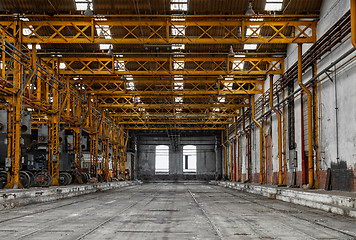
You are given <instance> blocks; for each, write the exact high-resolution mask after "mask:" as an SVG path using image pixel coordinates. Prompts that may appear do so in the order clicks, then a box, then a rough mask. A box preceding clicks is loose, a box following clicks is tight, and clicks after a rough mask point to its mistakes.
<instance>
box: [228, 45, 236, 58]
mask: <svg viewBox="0 0 356 240" xmlns="http://www.w3.org/2000/svg"><path fill="white" fill-rule="evenodd" d="M233 56H235V52H234V48H233V47H232V45H230V50H229V57H233Z"/></svg>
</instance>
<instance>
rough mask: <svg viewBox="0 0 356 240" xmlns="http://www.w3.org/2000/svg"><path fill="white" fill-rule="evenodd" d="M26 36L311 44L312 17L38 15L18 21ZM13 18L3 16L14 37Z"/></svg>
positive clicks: (93, 40) (49, 40) (65, 40)
mask: <svg viewBox="0 0 356 240" xmlns="http://www.w3.org/2000/svg"><path fill="white" fill-rule="evenodd" d="M20 23H21V25H22V28H27V29H29V34H28V35H26V36H23V37H22V42H23V43H82V44H83V43H110V44H112V43H118V44H234V43H313V42H314V41H315V38H316V34H315V32H316V21H315V20H311V21H285V20H284V21H283V20H282V21H275V20H270V19H263V21H251V20H245V19H242V20H241V19H240V20H234V19H227V20H223V19H217V20H210V19H209V18H208V17H205V18H202V19H190V18H188V19H182V20H179V19H171V18H167V19H165V20H157V19H148V18H146V19H140V21H138V20H137V18H136V19H127V20H126V19H106V18H105V17H97V18H95V17H93V18H86V19H79V20H78V19H75V18H74V19H73V18H72V19H65V18H64V19H63V20H62V19H61V20H56V19H48V18H45V19H40V20H36V21H35V20H32V19H30V20H29V21H20ZM16 25H17V21H6V20H4V19H2V28H3V30H5V31H6V32H8V33H9V34H12V35H15V34H14V32H15V31H16Z"/></svg>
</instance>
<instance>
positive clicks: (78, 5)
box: [75, 0, 93, 11]
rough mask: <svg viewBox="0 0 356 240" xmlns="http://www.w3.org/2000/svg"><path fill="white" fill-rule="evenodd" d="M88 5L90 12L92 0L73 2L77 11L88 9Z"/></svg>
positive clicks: (76, 0)
mask: <svg viewBox="0 0 356 240" xmlns="http://www.w3.org/2000/svg"><path fill="white" fill-rule="evenodd" d="M88 3H89V8H90V10H93V1H92V0H75V8H76V9H77V11H85V10H87V8H88Z"/></svg>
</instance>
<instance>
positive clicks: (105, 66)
mask: <svg viewBox="0 0 356 240" xmlns="http://www.w3.org/2000/svg"><path fill="white" fill-rule="evenodd" d="M145 55H146V56H144V55H143V56H136V57H119V56H120V55H116V56H113V57H107V56H98V57H91V56H89V57H87V56H78V57H75V56H71V57H61V58H60V61H61V63H63V64H64V66H65V67H63V69H61V70H60V71H59V73H60V74H64V75H115V74H116V75H171V74H173V75H244V74H249V75H256V74H259V75H266V74H282V73H283V69H284V58H282V57H248V56H247V57H228V56H226V57H221V56H217V57H209V56H200V57H190V56H185V55H184V53H182V54H179V53H177V55H168V56H164V57H155V56H150V54H145ZM41 59H42V60H44V61H46V62H48V63H50V62H51V61H56V59H55V58H52V57H42V58H41Z"/></svg>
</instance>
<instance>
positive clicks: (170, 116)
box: [0, 0, 322, 129]
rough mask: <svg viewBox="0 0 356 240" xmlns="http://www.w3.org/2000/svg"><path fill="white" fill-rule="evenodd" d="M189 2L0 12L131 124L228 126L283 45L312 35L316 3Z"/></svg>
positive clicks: (14, 1) (47, 1)
mask: <svg viewBox="0 0 356 240" xmlns="http://www.w3.org/2000/svg"><path fill="white" fill-rule="evenodd" d="M172 1H174V0H172ZM182 3H184V1H183V2H180V3H179V4H182ZM186 4H187V5H186V6H187V11H184V10H176V11H172V10H171V1H170V0H112V1H107V0H94V1H93V11H94V16H92V17H86V16H84V15H83V12H84V11H77V10H76V5H75V1H74V0H21V1H20V0H1V1H0V14H2V15H1V16H0V20H1V21H2V22H3V25H4V26H5V29H7V30H8V32H9V33H11V31H12V30H13V29H15V27H14V24H15V23H16V21H17V17H19V16H20V17H21V18H20V19H21V20H22V22H23V25H22V27H23V28H27V29H30V30H31V31H30V34H27V36H23V38H22V41H23V46H24V51H29V50H28V49H26V48H28V47H29V45H31V44H40V47H41V49H38V50H37V54H38V56H39V57H40V58H41V59H42V60H43V61H44V62H47V63H51V62H53V61H57V60H59V61H60V62H61V63H62V65H63V66H62V65H61V66H62V67H61V70H60V73H61V75H63V76H67V77H69V78H70V79H71V82H72V83H73V84H77V83H78V82H79V83H82V84H84V85H85V86H86V91H87V93H88V94H92V95H94V96H96V99H97V101H98V105H99V106H100V107H102V108H105V109H107V111H108V112H110V114H111V115H112V116H113V117H116V118H117V120H118V122H119V123H120V124H123V125H124V126H125V127H126V128H128V129H168V128H176V129H226V127H227V126H228V125H229V124H232V123H233V122H234V119H235V117H238V116H239V115H240V113H241V111H240V109H241V107H249V105H250V97H249V96H250V95H251V94H261V93H263V92H264V90H265V89H264V88H263V85H264V84H263V81H264V80H265V79H266V76H267V75H269V74H275V75H279V74H283V71H284V64H283V59H284V57H285V54H286V51H287V46H288V44H295V43H297V42H299V41H300V42H310V43H311V42H313V41H315V34H313V33H312V30H315V21H316V20H317V18H318V14H319V10H320V6H321V4H322V1H321V0H314V1H310V0H284V1H283V4H282V8H281V10H280V11H273V12H271V11H265V5H266V0H254V1H252V8H253V10H254V11H255V13H256V14H257V15H254V16H245V15H244V14H245V12H246V10H247V9H248V5H249V1H248V0H220V1H216V0H188V1H186ZM177 19H178V21H177ZM256 19H257V20H256ZM303 24H304V25H303ZM256 26H257V27H256ZM304 27H305V32H302V33H301V34H300V31H304V30H303V28H304ZM11 29H12V30H11ZM256 29H257V30H256ZM254 31H255V32H254ZM14 32H15V31H14V30H13V32H12V33H14ZM298 32H299V34H298ZM101 44H108V45H107V46H106V47H104V49H101V47H100V46H103V45H101ZM177 44H178V45H177ZM248 44H256V46H255V48H253V49H248V50H246V49H245V48H246V47H247V45H248ZM31 46H32V45H31ZM33 46H35V45H33ZM108 46H110V47H109V48H110V49H112V51H113V54H112V55H108V54H107V52H108ZM182 46H184V47H182ZM249 46H250V45H249ZM177 47H178V49H177ZM179 48H180V49H179ZM231 48H232V50H233V54H232V55H231V56H229V55H228V53H229V52H230V49H231Z"/></svg>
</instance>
